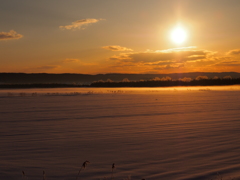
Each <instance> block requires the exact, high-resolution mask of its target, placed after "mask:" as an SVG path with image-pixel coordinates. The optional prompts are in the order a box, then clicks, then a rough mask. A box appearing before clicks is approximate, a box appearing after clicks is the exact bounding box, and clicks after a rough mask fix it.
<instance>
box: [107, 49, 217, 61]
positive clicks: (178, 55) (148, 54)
mask: <svg viewBox="0 0 240 180" xmlns="http://www.w3.org/2000/svg"><path fill="white" fill-rule="evenodd" d="M211 54H213V52H210V51H206V50H195V49H190V48H188V47H186V48H185V49H184V48H176V49H168V50H157V51H151V50H147V51H145V52H133V53H132V52H131V53H122V54H120V55H118V56H116V55H115V56H112V57H111V58H110V59H111V60H119V61H125V62H134V63H137V62H142V63H154V64H155V65H156V64H157V63H162V64H164V63H167V64H171V63H173V62H175V63H182V62H186V61H193V60H201V59H206V58H207V57H209V56H210V55H211Z"/></svg>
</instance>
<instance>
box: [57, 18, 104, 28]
mask: <svg viewBox="0 0 240 180" xmlns="http://www.w3.org/2000/svg"><path fill="white" fill-rule="evenodd" d="M101 20H104V19H80V20H77V21H75V22H72V24H70V25H66V26H59V28H60V29H77V28H78V29H85V28H84V26H87V25H89V24H93V23H97V22H99V21H101Z"/></svg>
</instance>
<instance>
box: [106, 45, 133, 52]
mask: <svg viewBox="0 0 240 180" xmlns="http://www.w3.org/2000/svg"><path fill="white" fill-rule="evenodd" d="M102 48H103V49H106V50H110V51H133V50H132V49H129V48H126V47H121V46H115V45H114V46H103V47H102Z"/></svg>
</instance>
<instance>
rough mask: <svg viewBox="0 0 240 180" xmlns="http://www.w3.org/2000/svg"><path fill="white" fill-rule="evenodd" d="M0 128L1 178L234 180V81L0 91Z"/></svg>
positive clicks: (239, 145) (238, 162)
mask: <svg viewBox="0 0 240 180" xmlns="http://www.w3.org/2000/svg"><path fill="white" fill-rule="evenodd" d="M0 127H1V129H0V145H1V148H0V179H1V180H18V179H19V180H20V179H23V178H22V171H24V172H25V175H26V177H27V178H28V179H29V180H39V179H43V178H42V172H43V170H44V171H45V172H46V179H47V180H60V179H62V180H75V179H76V176H77V173H78V171H79V169H80V168H81V166H82V163H83V162H84V161H86V160H88V161H90V164H88V165H87V167H86V168H85V169H84V170H82V171H81V173H80V175H79V179H88V180H96V179H104V178H105V177H106V178H108V179H110V177H111V175H112V164H113V163H115V169H114V174H113V175H114V179H115V180H117V179H126V178H128V177H131V179H143V178H144V179H147V180H150V179H151V180H160V179H163V180H187V179H189V180H190V179H191V180H200V179H201V180H202V179H203V180H204V179H206V180H207V179H208V180H209V179H220V176H222V178H223V179H224V180H225V179H230V178H231V177H232V178H233V177H234V178H235V179H238V178H239V177H240V90H239V86H228V87H227V88H226V87H225V89H224V88H223V89H218V88H216V87H215V88H213V87H194V88H193V87H188V88H165V89H164V88H139V89H130V88H118V89H116V88H112V89H111V88H109V89H100V88H96V89H94V88H91V89H88V88H86V89H84V88H82V89H30V90H29V89H25V90H23V89H21V90H1V91H0ZM27 178H26V179H27Z"/></svg>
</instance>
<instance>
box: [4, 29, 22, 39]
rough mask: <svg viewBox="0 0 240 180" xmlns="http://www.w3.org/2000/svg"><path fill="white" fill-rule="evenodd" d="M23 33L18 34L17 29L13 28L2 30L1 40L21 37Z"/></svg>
mask: <svg viewBox="0 0 240 180" xmlns="http://www.w3.org/2000/svg"><path fill="white" fill-rule="evenodd" d="M22 37H23V35H21V34H17V32H16V31H14V30H11V31H9V32H0V40H11V39H20V38H22Z"/></svg>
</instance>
